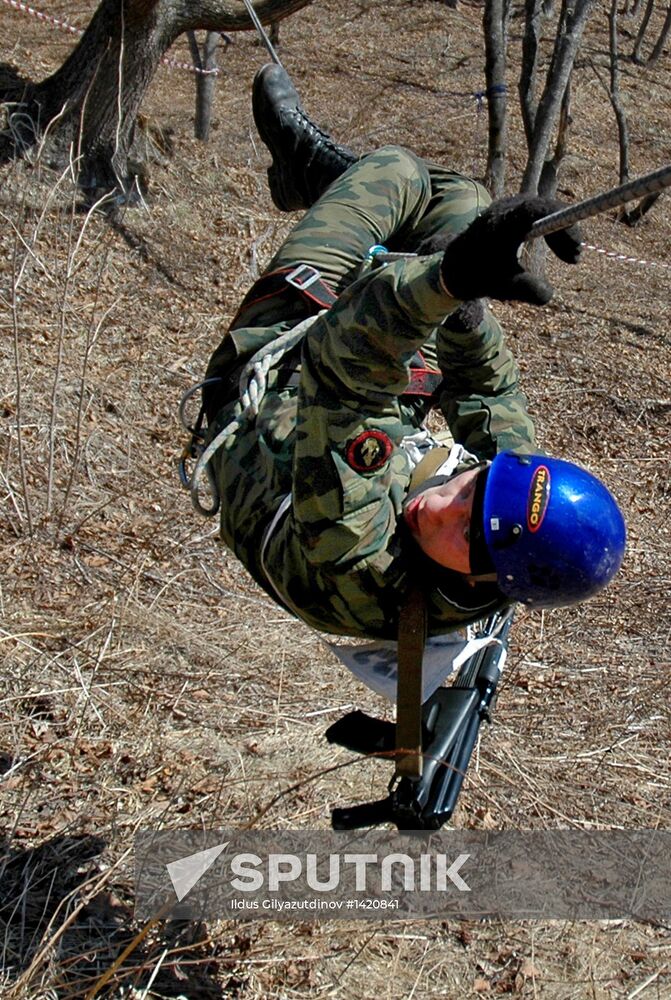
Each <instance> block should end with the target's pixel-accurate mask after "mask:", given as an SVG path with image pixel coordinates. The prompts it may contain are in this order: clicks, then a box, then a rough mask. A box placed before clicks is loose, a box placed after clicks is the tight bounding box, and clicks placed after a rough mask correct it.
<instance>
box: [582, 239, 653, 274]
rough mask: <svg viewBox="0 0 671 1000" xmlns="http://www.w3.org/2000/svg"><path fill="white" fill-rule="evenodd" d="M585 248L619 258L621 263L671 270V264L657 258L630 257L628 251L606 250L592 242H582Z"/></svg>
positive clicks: (615, 258) (612, 257) (605, 255)
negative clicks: (663, 262)
mask: <svg viewBox="0 0 671 1000" xmlns="http://www.w3.org/2000/svg"><path fill="white" fill-rule="evenodd" d="M581 246H583V247H584V248H585V250H594V252H595V253H600V254H602V255H603V256H604V257H610V258H611V260H619V261H620V263H621V264H644V265H645V266H646V267H663V268H665V269H667V270H671V264H662V263H661V262H660V261H657V260H644V259H643V258H642V257H628V256H627V254H626V253H616V252H615V251H614V250H604V248H603V247H595V246H594V245H593V244H592V243H582V244H581Z"/></svg>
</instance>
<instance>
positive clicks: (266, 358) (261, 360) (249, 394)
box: [189, 309, 326, 517]
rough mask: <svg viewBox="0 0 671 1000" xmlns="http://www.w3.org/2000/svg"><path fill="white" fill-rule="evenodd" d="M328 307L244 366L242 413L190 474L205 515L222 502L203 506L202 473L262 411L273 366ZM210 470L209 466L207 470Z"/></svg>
mask: <svg viewBox="0 0 671 1000" xmlns="http://www.w3.org/2000/svg"><path fill="white" fill-rule="evenodd" d="M325 311H326V310H324V309H322V310H321V312H319V313H317V315H316V316H308V318H307V319H304V320H302V322H300V323H299V324H298V326H294V327H292V329H291V330H287V331H286V332H285V333H283V334H282V336H281V337H278V338H277V339H276V340H272V341H271V342H270V343H269V344H266V345H265V346H264V347H262V348H261V349H260V350H259V351H257V352H256V354H255V355H254V357H253V358H252V359H251V361H250V362H249V363H248V364H247V365H246V366H245V368H244V370H243V372H242V375H241V376H240V402H241V404H242V406H243V410H242V413H240V415H239V416H237V417H234V418H233V420H231V421H230V422H229V423H228V424H226V426H225V427H223V428H222V429H221V430H220V431H219V433H218V434H217V435H216V436H215V437H214V438H213V439H212V440H211V441H210V443H209V444H208V445H207V447H206V448H204V449H203V451H202V452H201V454H200V455H199V457H198V461H197V462H196V467H195V469H194V470H193V475H192V476H191V482H190V485H189V490H190V492H191V502H192V503H193V506H194V507H195V508H196V510H197V511H198V513H199V514H202V515H203V516H204V517H212V516H213V515H214V514H216V513H217V510H218V509H219V502H218V500H217V503H216V504H215V505H214V506H213V507H210V508H208V507H203V506H202V504H201V502H200V499H199V495H198V494H199V489H200V481H201V479H202V477H203V473H204V472H205V471H206V470H207V469H208V466H209V463H210V459H211V458H212V457H213V455H214V454H215V453H216V452H217V451H218V450H219V448H221V446H222V444H223V443H224V441H225V440H226V438H228V437H230V436H231V435H232V434H235V432H236V431H238V430H239V429H240V427H242V425H243V424H244V422H245V421H246V420H253V419H254V417H256V416H257V414H258V412H259V406H260V405H261V401H262V400H263V397H264V395H265V392H266V385H267V375H268V372H269V371H270V369H271V368H272V367H273V365H274V364H276V363H277V362H278V361H279V360H280V358H282V357H283V356H284V355H285V354H286V353H287V351H290V350H291V348H292V347H294V346H295V345H296V344H298V343H299V341H301V340H302V339H303V337H304V336H305V333H306V331H307V330H308V329H309V328H310V327H311V326H312V324H313V323H315V322H316V320H317V319H318V318H319V317H320V316H322V315H323V313H324V312H325ZM208 471H209V470H208ZM208 478H209V480H210V486H211V487H213V488H214V478H213V477H212V476H209V475H208Z"/></svg>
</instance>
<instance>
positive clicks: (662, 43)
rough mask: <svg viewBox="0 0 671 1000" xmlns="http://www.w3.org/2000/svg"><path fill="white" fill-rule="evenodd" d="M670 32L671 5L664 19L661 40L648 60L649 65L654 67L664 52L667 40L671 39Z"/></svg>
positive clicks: (658, 40) (660, 34)
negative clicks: (670, 37)
mask: <svg viewBox="0 0 671 1000" xmlns="http://www.w3.org/2000/svg"><path fill="white" fill-rule="evenodd" d="M669 31H671V4H669V7H668V9H667V12H666V17H665V18H664V24H663V25H662V30H661V31H660V33H659V38H658V39H657V41H656V42H655V47H654V49H653V50H652V52H651V53H650V58H649V59H648V62H647V65H648V66H654V64H655V63H656V62H657V60H658V59H659V57H660V56H661V54H662V52H663V51H664V46H665V45H666V40H667V38H668V37H669Z"/></svg>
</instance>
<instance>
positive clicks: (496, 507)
mask: <svg viewBox="0 0 671 1000" xmlns="http://www.w3.org/2000/svg"><path fill="white" fill-rule="evenodd" d="M482 503H483V508H482V509H483V522H484V523H483V528H484V539H483V541H484V543H485V546H486V548H487V552H488V555H489V557H490V559H491V561H492V563H493V565H494V569H495V571H496V576H497V585H498V587H499V589H500V590H501V591H502V592H503V593H504V594H505V595H506V596H507V597H509V598H510V599H511V600H514V601H520V602H522V603H523V604H526V605H528V606H530V607H533V608H554V607H561V606H562V605H566V604H574V603H575V602H576V601H583V600H585V599H586V598H588V597H591V596H592V595H593V594H596V593H597V592H598V591H599V590H601V589H602V588H603V587H605V586H606V584H607V583H609V582H610V580H611V579H612V578H613V577H614V576H615V574H616V573H617V571H618V569H619V568H620V564H621V562H622V557H623V555H624V547H625V539H626V528H625V524H624V518H623V517H622V513H621V512H620V509H619V507H618V506H617V503H616V502H615V499H614V497H613V496H612V495H611V493H610V492H609V491H608V490H607V489H606V487H605V486H604V485H603V483H601V482H600V481H599V480H598V479H596V478H595V477H594V476H592V475H591V474H590V473H589V472H586V471H585V470H584V469H581V468H579V467H578V466H577V465H573V464H572V463H571V462H564V461H561V460H560V459H557V458H548V457H547V456H545V455H516V454H514V453H513V452H503V453H502V454H500V455H497V456H496V458H495V459H494V461H493V462H492V464H491V466H490V468H489V470H488V471H487V480H486V483H485V484H484V497H483V501H482Z"/></svg>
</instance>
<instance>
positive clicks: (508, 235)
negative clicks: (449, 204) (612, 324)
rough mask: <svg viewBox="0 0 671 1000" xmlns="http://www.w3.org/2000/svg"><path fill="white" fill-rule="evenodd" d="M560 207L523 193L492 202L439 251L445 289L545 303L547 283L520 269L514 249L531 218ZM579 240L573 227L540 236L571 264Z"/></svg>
mask: <svg viewBox="0 0 671 1000" xmlns="http://www.w3.org/2000/svg"><path fill="white" fill-rule="evenodd" d="M564 207H565V206H564V205H563V204H562V203H561V202H559V201H556V200H555V199H554V198H534V197H529V196H528V195H516V196H515V197H514V198H505V199H503V200H502V201H495V202H494V204H493V205H490V207H489V208H488V209H487V210H486V211H485V212H483V213H482V215H480V216H478V218H477V219H475V220H474V221H473V222H472V223H471V224H470V226H469V227H468V229H466V230H464V232H463V233H460V234H459V236H456V237H455V238H454V239H453V240H452V241H451V243H450V244H449V245H448V247H447V249H446V250H445V254H444V256H443V260H442V264H441V271H442V275H443V281H444V282H445V285H446V287H447V288H448V290H449V291H450V292H451V293H452V295H454V296H455V298H458V299H478V298H481V297H482V296H487V297H489V298H492V299H501V300H502V301H507V300H509V299H516V300H517V301H519V302H529V303H531V304H532V305H539V306H541V305H545V303H546V302H549V301H550V299H551V298H552V287H551V286H550V285H549V284H548V282H547V281H544V280H543V279H542V278H538V277H535V276H534V275H532V274H530V273H529V272H528V271H525V270H524V268H523V267H522V265H521V264H520V262H519V259H518V253H519V249H520V247H521V245H522V244H523V243H524V240H525V239H526V237H527V236H528V234H529V231H530V229H531V227H532V225H533V224H534V222H536V220H537V219H542V218H544V217H545V216H546V215H550V214H551V213H552V212H558V211H559V210H560V209H561V208H564ZM581 241H582V236H581V233H580V228H579V227H578V226H577V225H573V226H570V227H569V228H568V229H560V230H559V232H556V233H550V234H549V235H548V236H546V237H545V242H546V243H547V245H548V246H549V247H550V249H551V250H552V252H553V253H555V254H556V255H557V257H559V258H560V260H563V261H565V262H566V263H567V264H575V263H577V261H578V258H579V256H580V243H581Z"/></svg>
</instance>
